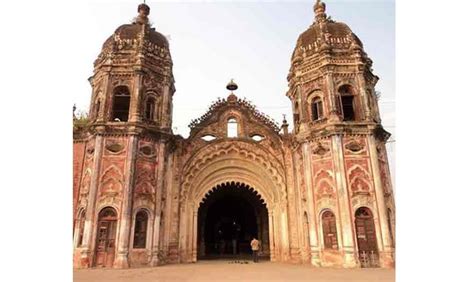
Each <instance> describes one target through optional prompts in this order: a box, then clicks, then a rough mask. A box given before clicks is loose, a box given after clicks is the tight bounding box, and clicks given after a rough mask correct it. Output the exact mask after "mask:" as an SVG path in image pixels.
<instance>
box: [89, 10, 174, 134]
mask: <svg viewBox="0 0 474 282" xmlns="http://www.w3.org/2000/svg"><path fill="white" fill-rule="evenodd" d="M138 13H139V14H138V16H137V17H136V18H135V20H134V22H133V23H132V24H124V25H122V26H120V27H119V28H117V29H116V30H115V32H114V34H113V35H112V36H110V37H109V38H108V39H107V40H106V41H105V43H104V44H103V46H102V51H101V53H100V54H99V57H98V58H97V60H96V61H95V62H94V75H93V76H92V77H91V78H90V83H91V85H92V99H91V105H90V113H89V116H90V118H91V120H92V121H93V123H94V126H95V127H96V128H103V127H104V126H105V127H108V128H119V127H120V128H123V127H124V126H129V127H130V126H132V127H133V128H142V129H146V130H151V131H160V132H163V133H170V132H171V121H172V112H171V111H172V97H173V93H174V91H175V89H174V79H173V72H172V66H173V62H172V60H171V55H170V51H169V44H168V40H167V39H166V38H165V37H164V36H163V35H162V34H161V33H159V32H157V31H156V30H155V28H152V27H151V26H150V24H149V20H148V15H149V13H150V8H149V7H148V6H147V5H146V4H141V5H139V6H138Z"/></svg>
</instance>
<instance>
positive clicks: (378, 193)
mask: <svg viewBox="0 0 474 282" xmlns="http://www.w3.org/2000/svg"><path fill="white" fill-rule="evenodd" d="M368 141H369V153H370V164H371V167H372V173H373V178H374V184H375V197H376V202H377V213H376V214H377V215H378V219H379V220H378V221H379V222H378V223H379V225H380V230H381V233H382V234H381V235H382V236H381V237H382V246H380V247H381V251H382V252H381V264H382V267H386V268H391V267H393V265H394V259H393V247H392V246H393V244H392V239H391V237H390V230H389V227H388V216H387V206H386V204H385V197H384V189H383V183H382V179H381V178H380V167H379V160H378V158H377V147H376V146H377V145H376V142H375V138H374V136H373V135H371V136H369V137H368ZM374 213H375V211H374Z"/></svg>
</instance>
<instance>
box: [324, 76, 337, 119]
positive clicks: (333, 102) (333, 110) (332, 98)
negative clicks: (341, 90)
mask: <svg viewBox="0 0 474 282" xmlns="http://www.w3.org/2000/svg"><path fill="white" fill-rule="evenodd" d="M326 84H327V87H326V89H327V94H328V96H327V97H328V101H329V120H331V121H339V120H340V118H339V113H338V111H337V103H339V101H338V100H337V98H336V96H337V93H336V89H334V79H333V74H332V71H329V72H328V74H327V75H326Z"/></svg>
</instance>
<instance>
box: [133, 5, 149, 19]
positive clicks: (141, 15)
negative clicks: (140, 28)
mask: <svg viewBox="0 0 474 282" xmlns="http://www.w3.org/2000/svg"><path fill="white" fill-rule="evenodd" d="M137 11H138V16H137V18H136V20H135V21H136V22H137V23H139V24H146V23H148V15H149V14H150V7H149V6H148V5H147V4H145V1H143V3H142V4H140V5H138V9H137Z"/></svg>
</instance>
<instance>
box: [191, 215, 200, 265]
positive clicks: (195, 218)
mask: <svg viewBox="0 0 474 282" xmlns="http://www.w3.org/2000/svg"><path fill="white" fill-rule="evenodd" d="M197 238H198V209H197V208H193V241H192V253H191V261H192V262H196V261H197Z"/></svg>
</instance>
